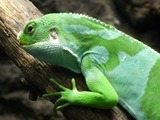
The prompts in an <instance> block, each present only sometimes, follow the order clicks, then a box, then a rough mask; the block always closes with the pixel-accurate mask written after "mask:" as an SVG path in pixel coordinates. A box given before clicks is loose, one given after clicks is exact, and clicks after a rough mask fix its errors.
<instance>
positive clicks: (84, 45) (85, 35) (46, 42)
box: [18, 13, 160, 120]
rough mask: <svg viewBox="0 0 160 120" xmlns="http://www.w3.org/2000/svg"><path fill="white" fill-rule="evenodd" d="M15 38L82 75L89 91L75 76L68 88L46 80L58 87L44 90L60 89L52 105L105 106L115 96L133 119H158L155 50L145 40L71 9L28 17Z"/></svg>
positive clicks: (159, 71)
mask: <svg viewBox="0 0 160 120" xmlns="http://www.w3.org/2000/svg"><path fill="white" fill-rule="evenodd" d="M18 39H19V42H20V44H21V45H22V47H23V48H24V49H25V50H26V51H27V52H28V53H30V54H31V55H33V56H34V57H36V58H38V59H39V60H42V61H45V62H46V63H49V64H56V65H59V66H62V67H65V68H67V69H69V70H72V71H74V72H76V73H82V74H83V75H84V77H85V80H86V84H87V86H88V88H89V90H90V91H78V90H77V89H76V85H75V80H74V79H73V80H72V85H73V89H72V90H70V89H68V88H65V87H63V86H61V85H60V84H59V83H57V82H56V81H55V80H53V79H52V80H51V81H52V82H54V83H55V84H56V85H57V86H58V87H59V88H61V89H62V91H61V92H55V93H50V94H45V95H44V96H45V97H50V96H57V95H61V97H60V98H59V99H58V100H57V101H56V103H55V109H60V108H63V107H66V106H68V105H84V106H89V107H95V108H100V109H109V108H112V107H113V106H115V105H116V104H117V103H118V102H119V103H120V104H121V105H122V106H123V107H124V108H125V109H126V110H127V111H128V112H129V113H130V114H131V115H132V116H133V117H134V118H135V119H137V120H160V54H159V53H157V52H156V51H154V50H153V49H151V48H150V47H148V46H147V45H145V44H143V43H141V42H139V41H137V40H136V39H134V38H132V37H130V36H129V35H126V34H125V33H123V32H121V31H119V30H117V29H116V28H114V27H112V26H110V25H108V24H105V23H103V22H101V21H99V20H97V19H94V18H92V17H88V16H86V15H81V14H72V13H59V14H47V15H44V16H43V17H41V18H38V19H34V20H31V21H30V22H29V23H28V24H27V25H26V26H25V28H24V30H23V31H21V32H20V33H19V34H18ZM64 101H66V102H65V103H64ZM62 103H63V104H62Z"/></svg>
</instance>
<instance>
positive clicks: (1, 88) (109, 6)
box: [0, 0, 160, 120]
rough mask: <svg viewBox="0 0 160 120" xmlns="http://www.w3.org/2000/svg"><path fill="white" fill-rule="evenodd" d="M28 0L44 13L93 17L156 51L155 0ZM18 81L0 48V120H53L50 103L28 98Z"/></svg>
mask: <svg viewBox="0 0 160 120" xmlns="http://www.w3.org/2000/svg"><path fill="white" fill-rule="evenodd" d="M31 1H32V2H33V3H34V4H35V5H36V6H37V7H38V8H39V9H40V10H41V12H42V13H44V14H46V13H52V12H54V13H55V12H56V13H57V12H73V13H82V14H87V15H89V16H92V17H95V18H97V19H100V20H102V21H103V22H106V23H108V24H111V25H113V26H115V27H117V28H118V29H119V30H121V31H123V32H125V33H127V34H129V35H131V36H133V37H135V38H136V39H138V40H140V41H142V42H144V43H145V44H147V45H149V46H151V47H152V48H153V49H155V50H156V51H160V2H159V0H31ZM21 81H23V74H22V73H21V71H20V70H19V68H17V67H16V65H15V64H14V63H13V62H12V60H11V59H10V58H8V57H7V56H6V55H5V53H4V52H3V51H2V49H1V48H0V120H53V119H54V118H53V117H52V108H53V104H52V103H50V102H49V101H46V100H44V99H41V98H39V99H38V100H37V101H30V100H29V98H28V94H29V93H28V87H27V86H26V85H25V84H23V83H22V82H21ZM62 119H64V118H63V116H62V118H58V119H57V120H62ZM54 120H55V119H54Z"/></svg>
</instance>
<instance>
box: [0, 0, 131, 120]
mask: <svg viewBox="0 0 160 120" xmlns="http://www.w3.org/2000/svg"><path fill="white" fill-rule="evenodd" d="M40 16H42V14H41V13H40V12H39V10H38V9H37V8H36V7H35V6H34V5H33V4H32V3H31V2H29V1H28V0H1V1H0V47H2V49H3V50H4V51H5V52H6V54H7V55H8V56H9V57H10V58H11V59H12V60H13V61H14V63H15V64H16V65H17V66H18V67H19V68H20V69H21V70H22V72H23V74H24V76H25V82H27V83H28V84H29V85H30V86H32V89H33V90H34V91H36V92H38V91H40V92H42V93H50V92H54V91H58V88H57V87H56V86H55V85H53V84H51V83H50V82H49V80H48V79H49V78H51V77H52V78H54V79H56V80H57V81H58V82H59V83H60V84H62V85H64V86H66V87H70V86H71V81H70V80H71V78H75V79H76V81H77V82H76V83H77V87H78V89H79V90H87V87H86V85H85V80H84V78H83V77H82V75H77V74H75V73H73V72H70V71H69V70H66V69H64V68H60V67H57V66H51V65H47V64H45V63H43V62H40V61H38V60H37V59H35V58H33V57H32V56H31V55H29V54H28V53H26V52H25V51H24V50H23V49H22V48H21V47H20V45H19V43H18V41H17V39H16V36H17V33H18V32H19V31H20V30H22V29H23V26H24V25H25V24H26V23H27V22H28V21H29V20H31V19H34V18H37V17H40ZM31 91H32V90H31ZM34 97H35V96H34ZM34 97H32V96H31V98H32V99H35V98H34ZM51 101H52V102H55V99H51ZM62 112H63V114H64V116H65V117H66V118H67V119H68V120H75V119H76V120H92V119H96V120H129V119H131V118H130V117H127V116H129V115H127V114H126V113H125V112H124V110H123V109H121V108H120V107H114V108H113V109H112V110H98V109H95V108H94V109H91V108H87V107H77V106H71V107H67V108H65V109H64V110H63V111H62Z"/></svg>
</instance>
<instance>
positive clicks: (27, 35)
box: [17, 19, 50, 46]
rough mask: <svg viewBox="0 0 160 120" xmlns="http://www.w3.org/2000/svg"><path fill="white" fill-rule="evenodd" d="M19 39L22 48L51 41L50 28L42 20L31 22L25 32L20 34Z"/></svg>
mask: <svg viewBox="0 0 160 120" xmlns="http://www.w3.org/2000/svg"><path fill="white" fill-rule="evenodd" d="M17 38H18V40H19V43H20V44H21V45H22V46H27V45H32V44H35V43H38V42H44V41H49V39H50V27H48V25H47V24H45V22H44V21H43V20H41V19H35V20H31V21H30V22H28V24H27V25H26V26H25V27H24V29H23V31H20V32H19V33H18V36H17Z"/></svg>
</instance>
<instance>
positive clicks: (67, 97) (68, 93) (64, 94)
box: [43, 79, 78, 116]
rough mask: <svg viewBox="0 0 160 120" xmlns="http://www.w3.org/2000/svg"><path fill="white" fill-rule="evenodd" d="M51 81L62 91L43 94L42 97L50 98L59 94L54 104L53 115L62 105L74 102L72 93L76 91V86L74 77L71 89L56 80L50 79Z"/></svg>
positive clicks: (65, 105)
mask: <svg viewBox="0 0 160 120" xmlns="http://www.w3.org/2000/svg"><path fill="white" fill-rule="evenodd" d="M50 81H51V82H53V83H54V84H56V85H57V86H58V87H59V88H60V89H62V90H63V91H61V92H54V93H49V94H44V95H43V97H44V98H50V97H53V96H61V97H60V98H59V99H58V100H57V101H56V102H55V104H54V105H55V106H54V115H55V116H56V115H57V110H60V109H62V108H64V107H67V106H69V105H71V104H74V102H75V101H74V99H73V98H74V95H75V94H76V93H77V92H78V90H77V88H76V82H75V79H72V90H70V89H68V88H66V87H64V86H62V85H60V84H59V83H58V82H57V81H55V80H54V79H50Z"/></svg>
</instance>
